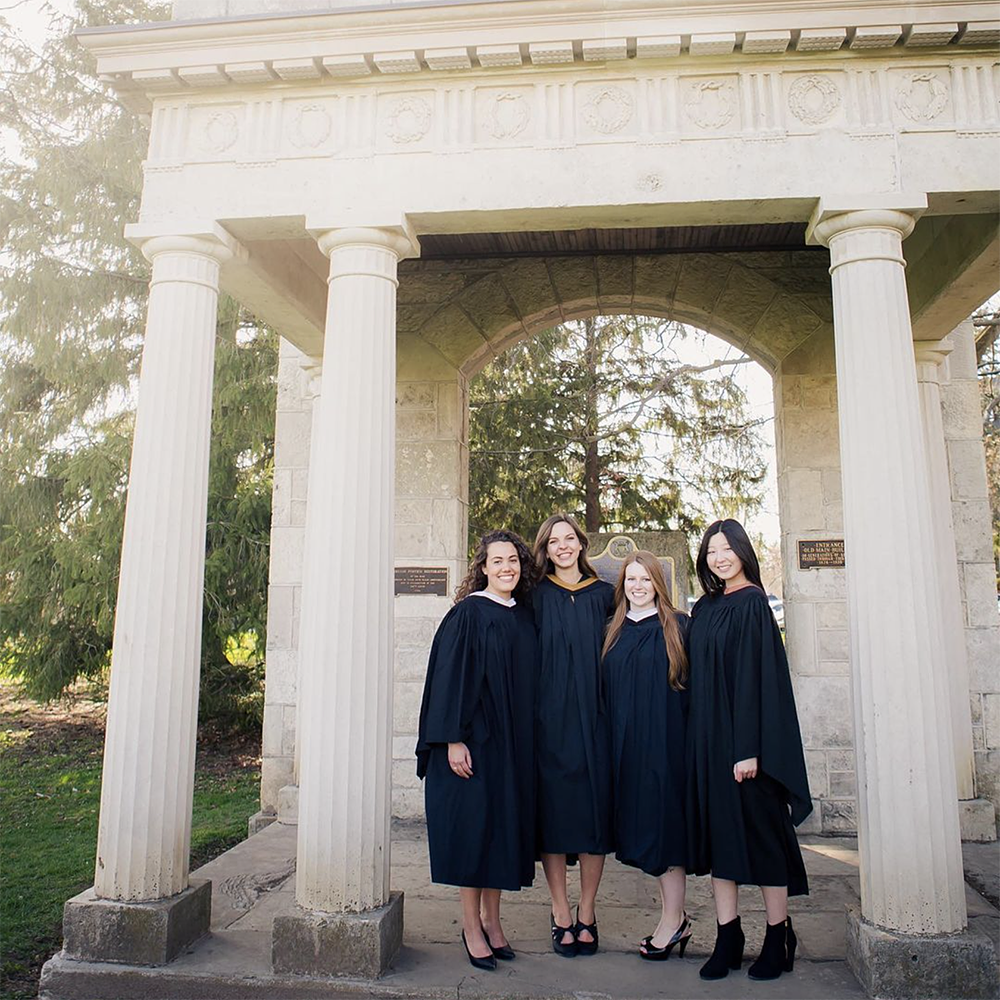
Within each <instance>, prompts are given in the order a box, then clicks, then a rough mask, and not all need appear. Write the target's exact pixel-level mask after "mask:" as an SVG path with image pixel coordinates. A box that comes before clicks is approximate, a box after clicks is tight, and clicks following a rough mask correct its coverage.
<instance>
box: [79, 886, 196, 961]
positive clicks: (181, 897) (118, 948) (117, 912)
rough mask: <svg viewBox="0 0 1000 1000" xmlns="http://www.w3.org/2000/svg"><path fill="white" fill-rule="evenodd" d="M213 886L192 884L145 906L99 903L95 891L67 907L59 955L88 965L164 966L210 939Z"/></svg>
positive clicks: (108, 901)
mask: <svg viewBox="0 0 1000 1000" xmlns="http://www.w3.org/2000/svg"><path fill="white" fill-rule="evenodd" d="M211 919H212V883H211V881H210V880H209V879H192V880H191V884H190V885H189V886H188V888H187V889H185V890H184V891H183V892H179V893H177V895H176V896H170V897H169V898H167V899H156V900H152V901H151V902H147V903H123V902H121V901H119V900H114V899H99V898H98V897H97V896H96V895H95V893H94V889H93V887H91V888H89V889H85V890H84V891H83V892H81V893H80V894H79V895H78V896H74V897H73V898H72V899H69V900H67V901H66V905H65V907H64V908H63V951H64V953H65V954H66V956H67V957H68V958H74V959H79V960H81V961H86V962H121V963H124V964H127V965H166V964H167V963H168V962H170V961H171V960H172V959H174V958H176V957H177V955H178V954H179V953H180V952H181V951H182V950H183V949H184V948H186V947H187V946H188V945H190V944H192V943H193V942H195V941H197V940H198V938H200V937H203V936H204V935H205V934H207V933H208V928H209V924H210V923H211Z"/></svg>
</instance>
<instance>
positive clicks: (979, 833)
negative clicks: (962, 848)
mask: <svg viewBox="0 0 1000 1000" xmlns="http://www.w3.org/2000/svg"><path fill="white" fill-rule="evenodd" d="M958 822H959V825H960V827H961V830H962V840H971V841H973V842H975V843H977V844H992V843H993V841H995V840H996V839H997V814H996V810H995V809H994V808H993V803H992V802H990V800H989V799H959V802H958Z"/></svg>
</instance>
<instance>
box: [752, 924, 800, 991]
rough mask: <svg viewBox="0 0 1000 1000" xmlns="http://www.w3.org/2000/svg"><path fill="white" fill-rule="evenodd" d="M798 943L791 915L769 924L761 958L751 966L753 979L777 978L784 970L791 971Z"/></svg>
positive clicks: (765, 933) (761, 950)
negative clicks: (779, 921) (778, 922)
mask: <svg viewBox="0 0 1000 1000" xmlns="http://www.w3.org/2000/svg"><path fill="white" fill-rule="evenodd" d="M797 943H798V942H797V940H796V937H795V932H794V931H793V930H792V920H791V918H790V917H786V918H785V919H784V920H783V921H782V922H781V923H780V924H768V925H767V930H766V931H765V932H764V947H763V948H761V949H760V958H758V959H757V961H756V962H754V963H753V965H751V966H750V968H749V969H748V970H747V975H748V976H749V977H750V978H751V979H777V978H778V976H780V975H781V974H782V973H783V972H791V971H792V966H793V965H794V964H795V945H796V944H797Z"/></svg>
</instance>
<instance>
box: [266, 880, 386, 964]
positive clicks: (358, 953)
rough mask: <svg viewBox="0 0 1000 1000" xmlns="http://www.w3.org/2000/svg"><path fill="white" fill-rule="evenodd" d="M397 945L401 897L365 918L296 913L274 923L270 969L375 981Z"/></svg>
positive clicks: (363, 916) (362, 915)
mask: <svg viewBox="0 0 1000 1000" xmlns="http://www.w3.org/2000/svg"><path fill="white" fill-rule="evenodd" d="M402 943H403V894H402V893H401V892H393V893H390V895H389V902H388V903H386V904H385V906H382V907H379V909H377V910H368V911H367V912H366V913H312V912H310V911H308V910H303V909H301V908H298V910H297V912H296V913H293V914H286V915H282V914H279V915H278V916H276V917H275V918H274V925H273V928H272V931H271V968H272V969H273V970H274V971H275V972H292V973H295V974H297V975H304V976H352V977H355V978H361V979H378V978H379V976H381V975H382V974H383V973H384V972H385V971H386V969H388V968H389V966H390V965H391V964H392V961H393V959H394V958H395V957H396V954H397V952H398V951H399V948H400V945H401V944H402Z"/></svg>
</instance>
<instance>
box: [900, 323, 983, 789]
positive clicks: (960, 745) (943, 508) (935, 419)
mask: <svg viewBox="0 0 1000 1000" xmlns="http://www.w3.org/2000/svg"><path fill="white" fill-rule="evenodd" d="M913 346H914V350H915V358H916V363H917V390H918V393H919V397H920V416H921V419H922V423H923V429H924V441H925V444H926V449H927V477H928V484H929V487H930V499H931V522H932V525H933V528H934V551H935V560H934V575H935V576H936V577H937V582H938V591H939V599H940V607H941V621H942V625H943V627H944V644H945V656H946V661H945V662H946V664H947V670H946V671H943V673H944V675H945V677H946V678H947V695H948V700H949V703H950V705H951V729H952V740H953V743H954V753H955V782H956V785H957V791H958V798H959V799H960V800H969V799H974V798H975V797H976V788H975V763H974V760H973V750H972V714H971V712H970V709H969V664H968V656H967V654H966V649H965V623H964V621H963V620H962V591H961V586H960V584H959V580H958V561H957V558H956V554H955V528H954V524H953V523H952V514H951V489H950V478H949V475H948V453H947V450H946V447H945V441H944V425H943V423H942V420H941V382H940V378H941V365H942V363H943V362H944V360H945V359H946V358H947V357H948V355H949V354H950V353H951V350H952V346H951V343H950V342H949V341H948V340H947V339H944V340H918V341H916V342H915V343H914V345H913Z"/></svg>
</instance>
